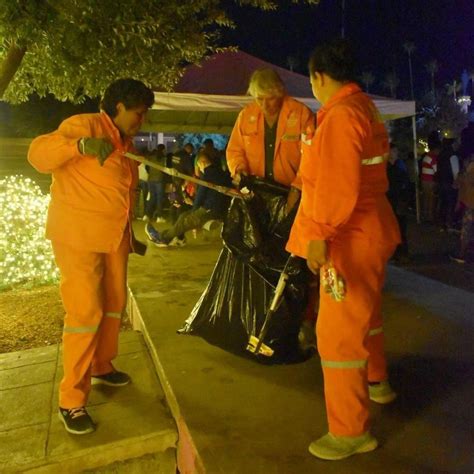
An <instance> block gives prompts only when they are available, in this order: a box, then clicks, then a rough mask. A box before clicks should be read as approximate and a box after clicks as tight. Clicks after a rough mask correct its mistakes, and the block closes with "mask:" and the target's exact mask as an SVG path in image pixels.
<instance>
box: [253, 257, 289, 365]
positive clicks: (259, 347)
mask: <svg viewBox="0 0 474 474" xmlns="http://www.w3.org/2000/svg"><path fill="white" fill-rule="evenodd" d="M293 258H294V255H293V254H292V255H290V257H289V258H288V260H287V262H286V264H285V267H284V268H283V271H282V272H281V275H280V278H279V279H278V283H277V286H276V288H275V291H274V293H273V299H272V302H271V303H270V307H269V308H268V311H267V314H266V315H265V320H264V321H263V324H262V327H261V329H260V333H259V334H258V337H255V336H250V338H249V342H248V344H247V350H248V351H250V352H253V353H254V354H257V355H258V354H261V355H264V356H266V357H271V356H272V355H273V352H274V351H273V349H272V348H271V347H269V346H267V345H266V344H264V343H263V341H264V339H265V336H266V335H267V332H268V327H269V325H270V321H271V320H272V318H273V315H274V314H275V313H276V311H277V309H278V308H279V306H280V304H281V301H282V299H283V292H284V291H285V287H286V282H287V281H288V278H289V275H288V268H289V265H290V262H291V261H292V260H293Z"/></svg>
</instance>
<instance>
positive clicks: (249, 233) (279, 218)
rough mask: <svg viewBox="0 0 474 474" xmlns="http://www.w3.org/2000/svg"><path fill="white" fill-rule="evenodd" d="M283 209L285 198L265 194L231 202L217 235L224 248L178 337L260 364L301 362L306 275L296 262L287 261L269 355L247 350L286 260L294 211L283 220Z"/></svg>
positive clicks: (268, 337) (268, 342)
mask: <svg viewBox="0 0 474 474" xmlns="http://www.w3.org/2000/svg"><path fill="white" fill-rule="evenodd" d="M285 205H286V199H285V197H284V196H281V195H278V194H277V195H276V194H275V193H274V192H272V191H270V192H267V191H266V190H265V191H261V190H257V191H254V197H253V198H252V199H251V200H250V201H244V200H242V199H234V200H233V201H232V203H231V206H230V209H229V213H228V215H227V218H226V220H225V222H224V227H223V232H222V236H223V240H224V245H225V248H224V249H223V250H222V252H221V254H220V255H219V258H218V260H217V263H216V266H215V268H214V271H213V273H212V276H211V278H210V281H209V283H208V285H207V287H206V289H205V290H204V292H203V294H202V295H201V297H200V299H199V301H198V302H197V303H196V305H195V306H194V308H193V310H192V312H191V314H190V316H189V317H188V319H187V320H186V321H185V323H184V326H183V328H181V329H180V330H179V331H178V332H179V333H181V334H183V333H190V334H194V335H199V336H201V337H203V338H204V339H205V340H207V341H208V342H210V343H211V344H214V345H217V346H219V347H222V348H224V349H226V350H229V351H231V352H234V353H237V354H240V355H246V356H249V357H251V358H253V359H256V360H258V361H259V362H262V363H290V362H296V361H298V360H302V354H301V353H300V352H299V348H298V332H299V327H300V324H301V319H302V315H303V312H304V309H305V307H306V303H307V288H308V271H307V267H306V264H305V261H304V260H303V259H299V258H294V259H292V265H291V267H290V268H289V269H288V268H287V273H288V275H289V279H288V281H287V284H286V287H285V290H284V296H283V299H282V302H281V304H280V306H279V308H278V310H277V312H276V313H275V314H274V315H273V318H272V320H271V322H270V324H269V328H268V332H267V334H266V336H265V338H264V344H265V345H266V346H268V347H269V348H271V349H272V350H273V355H271V356H264V355H262V354H259V355H256V354H254V353H252V352H250V351H248V350H246V348H247V344H248V342H249V339H250V336H255V337H258V335H259V332H260V329H261V327H262V325H263V322H264V320H265V316H266V314H267V310H268V308H269V306H270V303H271V301H272V299H273V294H274V290H275V287H276V284H277V282H278V279H279V278H280V275H281V272H282V271H283V269H284V267H285V264H286V262H287V261H288V258H289V254H288V252H286V251H285V249H284V247H285V244H286V241H287V240H288V236H289V231H290V229H291V225H292V222H293V220H294V217H295V214H296V209H294V211H293V212H292V213H290V215H288V216H285V212H284V211H285ZM256 216H258V219H257V218H256Z"/></svg>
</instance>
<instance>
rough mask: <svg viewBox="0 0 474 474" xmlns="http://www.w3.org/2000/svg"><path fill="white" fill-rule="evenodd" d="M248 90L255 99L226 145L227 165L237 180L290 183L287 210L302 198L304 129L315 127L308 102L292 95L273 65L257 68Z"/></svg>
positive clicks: (238, 120) (242, 114) (241, 115)
mask: <svg viewBox="0 0 474 474" xmlns="http://www.w3.org/2000/svg"><path fill="white" fill-rule="evenodd" d="M248 93H249V94H250V95H251V96H252V97H253V98H254V99H255V101H254V102H252V103H250V104H249V105H247V106H245V107H244V108H243V109H242V111H241V112H240V114H239V116H238V118H237V121H236V123H235V125H234V129H233V130H232V134H231V136H230V139H229V143H228V145H227V153H226V157H227V165H228V167H229V170H230V173H231V175H232V177H233V178H234V180H235V181H237V182H238V181H239V180H240V176H241V175H249V174H250V175H253V176H259V177H261V178H266V179H268V180H269V181H275V182H277V183H280V184H283V185H284V186H290V190H289V193H288V206H287V212H289V211H290V209H291V208H292V207H293V206H294V205H295V204H296V202H297V201H298V199H299V198H300V189H301V184H299V179H297V176H296V175H297V172H298V168H299V166H300V160H301V133H302V132H304V131H305V130H306V129H307V128H308V127H309V128H310V129H311V130H312V129H313V128H314V115H313V113H312V112H311V110H310V109H309V108H308V107H306V105H304V104H302V103H301V102H298V101H297V100H295V99H293V98H291V97H289V96H288V95H287V93H286V90H285V86H284V84H283V82H282V80H281V78H280V76H279V75H278V74H277V73H276V71H274V70H273V69H270V68H264V69H257V70H256V71H254V73H253V74H252V76H251V78H250V82H249V88H248Z"/></svg>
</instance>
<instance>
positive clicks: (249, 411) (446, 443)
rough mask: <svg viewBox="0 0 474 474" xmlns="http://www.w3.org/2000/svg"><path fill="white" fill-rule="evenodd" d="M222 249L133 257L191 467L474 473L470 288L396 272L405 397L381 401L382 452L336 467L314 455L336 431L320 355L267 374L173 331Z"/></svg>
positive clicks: (390, 321)
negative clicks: (313, 446) (315, 444)
mask: <svg viewBox="0 0 474 474" xmlns="http://www.w3.org/2000/svg"><path fill="white" fill-rule="evenodd" d="M138 227H140V225H138ZM138 230H139V229H138ZM219 248H220V247H219V245H218V244H217V243H216V242H213V241H211V242H205V241H203V240H200V239H198V240H190V243H189V245H188V246H187V247H185V248H182V249H158V248H156V247H151V248H150V249H149V254H148V255H147V256H146V257H145V259H140V258H139V257H135V256H133V257H132V259H131V262H130V276H129V282H130V288H131V291H132V292H133V294H134V297H135V301H136V303H137V307H138V308H139V312H140V314H141V318H142V319H143V321H144V325H145V327H146V337H147V338H148V340H149V342H150V344H151V345H152V347H153V348H154V350H155V351H156V356H157V359H158V362H159V367H158V369H159V371H160V376H161V379H162V382H163V383H164V384H166V385H167V386H168V387H169V388H170V391H171V396H172V399H173V405H174V414H175V415H177V416H178V417H179V420H180V422H181V423H184V425H185V428H187V429H188V430H189V433H190V436H191V438H192V439H186V443H187V446H186V449H187V450H188V451H189V450H191V451H192V448H193V447H194V448H195V450H196V451H197V453H196V451H195V452H194V454H193V453H189V452H187V453H186V454H187V455H188V457H187V461H188V464H186V462H184V461H182V464H181V466H182V468H183V471H182V472H192V470H191V469H190V468H189V466H190V464H191V465H192V464H193V462H194V465H195V466H200V465H201V464H202V465H203V466H204V469H206V470H207V472H209V473H212V474H214V473H226V474H229V473H236V474H238V473H252V474H259V473H262V474H263V473H265V474H273V473H275V474H299V473H313V472H314V473H317V472H329V473H331V472H334V473H379V472H380V473H387V472H388V473H394V474H395V473H397V474H398V473H441V472H456V473H471V472H473V470H474V451H473V446H474V429H473V428H474V402H473V400H474V398H473V395H474V377H473V376H474V371H473V368H472V367H473V365H472V362H473V360H474V346H473V344H472V341H473V340H474V319H473V318H472V302H473V301H474V300H473V297H472V293H470V292H467V291H465V290H462V289H457V288H453V287H451V286H447V285H444V284H441V283H439V282H437V281H435V280H431V279H427V278H425V277H423V276H421V275H416V274H413V273H410V272H407V271H406V270H404V269H401V268H397V267H391V268H390V270H389V275H388V281H387V285H386V293H385V299H384V313H385V319H386V328H385V329H386V333H387V338H388V343H387V353H388V360H389V364H390V373H391V379H392V382H393V385H394V387H395V389H396V390H397V391H398V393H399V398H398V400H397V401H396V402H394V403H393V404H392V405H390V406H387V407H380V406H377V405H375V404H374V405H373V406H372V417H373V432H374V434H375V435H376V436H377V437H378V438H379V440H380V442H381V447H380V449H378V450H377V451H376V452H374V453H371V454H367V455H363V456H362V455H361V456H357V457H355V458H352V459H350V460H346V461H341V462H337V463H328V462H323V461H318V460H317V459H315V458H313V457H312V456H310V455H309V454H308V452H307V445H308V444H309V442H310V441H311V440H312V439H314V438H315V437H317V436H319V435H321V434H323V433H324V432H325V431H326V429H327V427H326V421H325V410H324V402H323V388H322V376H321V370H320V364H319V360H318V358H317V357H314V358H312V359H310V360H309V361H307V362H305V363H302V364H295V365H287V366H271V367H268V366H262V365H259V364H257V363H254V362H253V361H251V360H247V359H244V358H241V357H237V356H234V355H232V354H230V353H228V352H225V351H223V350H221V349H219V348H217V347H214V346H211V345H210V344H208V343H206V342H205V341H204V340H202V339H201V338H199V337H193V336H183V335H178V334H176V330H177V329H179V328H180V327H181V325H182V323H183V322H184V320H185V319H186V318H187V316H188V315H189V313H190V311H191V309H192V307H193V306H194V304H195V302H196V301H197V299H198V298H199V295H200V293H201V292H202V290H203V288H204V287H205V285H206V283H207V281H208V279H209V275H210V273H211V271H212V268H213V264H214V262H215V259H216V256H217V254H218V252H219ZM144 261H145V262H146V265H143V262H144ZM451 265H453V264H451ZM454 268H457V267H454ZM183 433H184V430H183ZM185 434H186V435H187V433H185ZM181 439H182V440H183V439H184V436H182V437H181ZM193 444H194V446H193ZM193 456H194V458H193ZM184 468H188V469H189V470H186V471H185V470H184ZM204 469H201V471H203V470H204ZM198 470H199V469H198Z"/></svg>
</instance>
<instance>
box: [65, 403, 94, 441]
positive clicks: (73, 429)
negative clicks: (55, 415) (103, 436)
mask: <svg viewBox="0 0 474 474" xmlns="http://www.w3.org/2000/svg"><path fill="white" fill-rule="evenodd" d="M59 419H60V420H61V421H62V422H63V424H64V427H65V428H66V431H67V432H68V433H72V434H77V435H81V434H87V433H92V432H93V431H94V430H95V424H94V422H93V421H92V418H91V417H90V416H89V413H87V410H86V409H85V407H77V408H61V407H59Z"/></svg>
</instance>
